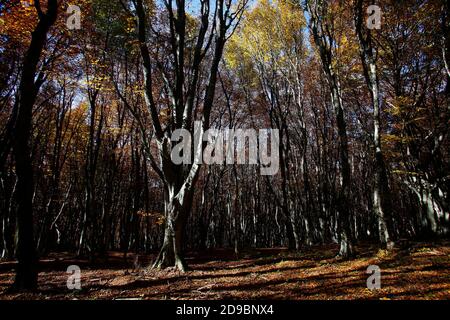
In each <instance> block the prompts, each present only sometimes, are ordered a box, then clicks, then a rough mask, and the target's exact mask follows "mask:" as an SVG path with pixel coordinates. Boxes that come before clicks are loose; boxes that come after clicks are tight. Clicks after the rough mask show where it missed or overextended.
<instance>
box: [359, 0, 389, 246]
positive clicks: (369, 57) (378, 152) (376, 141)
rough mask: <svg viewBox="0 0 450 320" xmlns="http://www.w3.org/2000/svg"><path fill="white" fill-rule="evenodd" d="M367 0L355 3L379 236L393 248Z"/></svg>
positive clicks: (378, 90)
mask: <svg viewBox="0 0 450 320" xmlns="http://www.w3.org/2000/svg"><path fill="white" fill-rule="evenodd" d="M364 7H365V6H364V1H363V0H357V1H356V3H355V27H356V34H357V36H358V40H359V45H360V55H361V62H362V65H363V70H364V76H365V79H366V83H367V86H368V88H369V90H370V97H371V101H372V109H373V135H372V136H373V148H374V153H375V164H374V165H375V170H374V172H375V183H374V185H373V209H374V211H375V214H376V215H377V217H378V230H379V237H380V241H381V243H382V245H383V246H384V247H386V248H392V247H393V243H392V241H391V236H390V232H389V229H388V225H387V218H388V217H390V216H391V212H390V211H391V203H390V202H391V200H390V195H389V193H390V191H389V184H388V174H387V168H386V164H385V159H384V153H383V149H382V145H381V125H380V121H381V116H380V114H381V105H382V101H381V94H380V88H379V79H378V68H377V57H378V53H377V48H376V47H375V44H374V40H373V37H372V31H371V30H370V29H369V28H367V27H366V26H365V25H364V21H365V14H364V11H363V10H364Z"/></svg>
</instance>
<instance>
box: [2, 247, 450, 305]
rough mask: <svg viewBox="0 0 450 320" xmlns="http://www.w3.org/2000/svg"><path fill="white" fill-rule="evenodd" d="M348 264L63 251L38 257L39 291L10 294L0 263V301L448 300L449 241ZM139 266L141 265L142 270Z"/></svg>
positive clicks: (330, 250) (310, 253)
mask: <svg viewBox="0 0 450 320" xmlns="http://www.w3.org/2000/svg"><path fill="white" fill-rule="evenodd" d="M357 251H358V255H357V257H356V258H355V259H353V260H350V261H340V260H337V259H335V257H334V256H335V254H336V252H337V247H336V246H334V245H330V246H317V247H312V248H308V249H304V250H302V251H301V252H288V251H287V250H286V249H282V248H279V249H257V250H252V251H246V252H243V253H241V254H240V256H239V257H238V258H236V256H235V255H234V253H233V251H229V250H213V251H208V252H203V253H202V254H200V253H196V254H191V255H189V256H188V259H187V261H188V263H189V265H190V267H191V268H192V270H193V271H188V272H186V273H179V272H176V271H173V270H164V271H156V270H147V269H146V268H145V266H147V265H148V263H149V261H150V260H151V259H152V258H154V257H153V256H138V257H136V255H132V254H128V255H127V261H125V259H124V255H123V254H121V253H117V252H111V253H109V254H108V256H107V258H104V259H102V260H100V259H99V260H97V262H95V263H89V261H87V260H83V259H76V258H74V257H73V256H70V255H68V254H62V253H59V254H50V255H49V256H48V257H47V258H45V259H41V261H40V273H39V289H38V290H37V291H36V292H32V293H9V292H8V290H7V289H8V287H9V286H10V285H11V283H12V282H13V279H14V267H15V262H12V261H3V262H0V300H9V299H26V300H29V299H52V300H53V299H55V300H60V299H133V300H134V299H137V300H140V299H213V300H214V299H450V242H439V243H409V244H408V245H407V246H404V247H403V248H402V249H398V248H397V249H394V250H393V251H390V252H386V251H383V250H378V249H377V248H376V247H375V246H372V245H369V244H365V245H364V244H363V245H359V246H358V247H357ZM69 265H78V266H80V268H81V285H82V288H81V290H75V291H73V290H69V289H67V286H66V283H67V278H68V274H67V273H66V269H67V267H68V266H69ZM369 265H377V266H379V267H380V268H381V289H378V290H369V289H367V286H366V281H367V278H368V277H369V276H370V275H369V274H366V270H367V267H368V266H369ZM141 266H143V267H141Z"/></svg>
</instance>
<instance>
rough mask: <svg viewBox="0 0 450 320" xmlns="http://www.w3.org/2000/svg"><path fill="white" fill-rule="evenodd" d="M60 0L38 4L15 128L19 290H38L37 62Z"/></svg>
mask: <svg viewBox="0 0 450 320" xmlns="http://www.w3.org/2000/svg"><path fill="white" fill-rule="evenodd" d="M57 6H58V4H57V1H56V0H48V4H47V8H48V9H47V13H46V14H44V13H43V12H42V11H41V8H40V5H39V1H36V3H35V7H36V8H37V11H38V14H39V22H38V24H37V26H36V28H35V30H34V31H33V33H32V38H31V43H30V46H29V48H28V51H27V53H26V56H25V59H24V63H23V71H22V76H21V80H20V86H19V97H18V99H19V110H18V114H17V120H16V124H15V128H14V129H15V130H14V134H15V135H14V143H13V149H14V159H15V162H16V174H17V203H18V208H17V260H18V265H17V271H16V279H15V282H14V285H13V287H14V288H15V289H20V290H22V289H35V288H36V287H37V255H36V248H35V243H34V232H33V226H34V224H33V190H34V181H33V167H32V158H31V149H30V142H31V127H32V111H33V105H34V103H35V100H36V96H37V94H38V91H39V88H40V85H41V84H42V83H43V81H44V76H43V75H42V74H39V76H38V77H37V80H36V82H35V78H36V73H37V65H38V63H39V59H40V56H41V53H42V50H43V48H44V45H45V42H46V40H47V33H48V31H49V29H50V27H51V26H52V25H53V24H54V23H55V21H56V16H57Z"/></svg>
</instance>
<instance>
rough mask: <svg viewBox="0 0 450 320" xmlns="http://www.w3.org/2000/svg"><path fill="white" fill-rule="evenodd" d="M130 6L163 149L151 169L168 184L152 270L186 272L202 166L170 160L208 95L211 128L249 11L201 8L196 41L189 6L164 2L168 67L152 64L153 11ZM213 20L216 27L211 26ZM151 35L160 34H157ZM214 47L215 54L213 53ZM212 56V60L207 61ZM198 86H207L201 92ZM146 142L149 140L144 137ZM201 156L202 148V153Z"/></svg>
mask: <svg viewBox="0 0 450 320" xmlns="http://www.w3.org/2000/svg"><path fill="white" fill-rule="evenodd" d="M132 2H133V4H132V5H131V6H127V5H126V4H124V8H125V9H126V10H128V11H129V12H130V14H131V15H134V16H135V17H136V21H137V26H136V27H137V35H138V42H139V49H140V53H141V58H142V66H143V74H144V95H145V103H146V106H147V108H148V112H149V114H150V117H151V121H152V125H153V132H154V136H155V139H156V142H157V145H158V153H159V160H160V163H159V165H158V164H157V163H156V162H155V159H154V158H153V157H150V159H151V161H152V163H153V164H152V167H153V168H154V169H155V170H156V172H157V173H158V175H159V177H160V178H161V180H162V181H163V182H164V192H165V231H164V242H163V245H162V248H161V251H160V253H159V255H158V257H157V259H156V261H155V262H154V264H153V267H155V268H166V267H171V266H174V267H175V268H177V269H179V270H181V271H184V270H186V267H187V265H186V262H185V260H184V257H183V245H184V243H183V239H184V228H185V224H186V220H187V218H188V215H189V212H190V210H191V206H192V199H193V195H194V194H193V193H194V186H195V183H196V181H197V179H198V174H199V169H200V164H199V163H198V161H196V159H198V154H197V155H194V161H193V163H192V165H188V166H186V165H176V164H174V163H173V162H172V160H171V150H172V143H173V141H171V137H172V133H173V132H174V131H175V130H176V129H184V130H187V131H189V132H190V133H193V131H194V123H193V122H194V120H195V119H194V117H193V115H194V112H195V111H196V110H195V108H196V102H197V103H198V101H196V100H197V99H198V95H199V94H202V93H203V95H204V97H203V101H202V102H201V103H202V108H201V130H202V131H203V132H205V131H206V130H208V128H209V126H210V115H211V109H212V107H213V102H214V96H215V91H216V83H217V77H218V72H219V64H220V61H221V58H222V55H223V50H224V46H225V43H226V41H227V40H228V38H229V33H230V32H232V30H233V29H234V28H235V27H236V24H237V23H238V21H239V20H240V18H241V15H242V12H243V10H244V8H245V5H246V1H244V2H238V3H237V5H236V7H235V8H233V2H232V1H225V0H217V1H215V3H214V7H211V4H210V2H209V1H207V0H202V1H201V3H200V17H199V25H198V27H195V28H194V30H192V31H193V32H196V36H194V37H193V38H191V39H189V38H190V37H192V36H191V35H190V34H189V33H188V22H189V18H188V14H187V13H186V2H185V1H184V0H180V1H176V4H175V6H176V7H174V2H173V1H172V0H167V1H164V7H165V11H166V12H165V14H166V18H167V19H168V22H167V23H168V26H167V25H166V26H164V27H167V28H168V34H169V48H168V54H169V55H170V59H169V61H168V63H169V64H170V67H169V68H165V67H164V66H165V64H166V63H167V61H164V62H163V61H161V60H158V59H152V55H151V52H150V50H149V47H148V45H147V42H148V38H147V37H148V33H149V28H148V21H147V18H148V14H147V12H148V9H149V5H148V4H146V3H145V2H144V1H142V0H136V1H132ZM211 19H212V23H211V21H210V20H211ZM152 31H154V32H157V31H156V30H155V29H153V30H152ZM188 41H193V42H194V43H195V45H194V47H193V48H192V51H191V52H190V51H188ZM211 47H213V50H212V53H210V48H211ZM209 53H210V56H208V57H207V55H208V54H209ZM204 68H207V69H208V70H209V76H208V79H207V80H206V81H205V82H203V81H202V79H200V76H201V70H202V69H204ZM155 69H156V70H157V71H158V72H160V74H161V77H162V79H163V82H164V87H163V88H164V90H165V92H166V93H167V97H168V100H169V103H168V105H167V108H168V109H167V111H166V115H168V116H169V117H170V118H169V119H168V121H165V122H166V123H164V122H163V119H162V117H161V114H160V110H161V106H159V105H158V101H157V100H156V98H155V94H154V89H155V87H154V84H155V80H156V79H155V78H156V72H155ZM199 85H202V86H204V87H203V88H202V90H201V91H199V88H198V87H199ZM144 139H147V137H144ZM198 149H199V150H200V151H201V150H202V148H198Z"/></svg>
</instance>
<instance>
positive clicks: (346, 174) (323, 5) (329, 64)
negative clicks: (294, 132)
mask: <svg viewBox="0 0 450 320" xmlns="http://www.w3.org/2000/svg"><path fill="white" fill-rule="evenodd" d="M332 6H333V4H328V3H327V2H326V1H322V0H311V1H310V0H307V1H306V2H305V9H306V10H307V12H308V13H309V15H310V27H311V30H312V34H313V37H314V42H315V44H316V46H317V47H318V50H319V55H320V59H321V62H322V68H323V71H324V73H325V75H326V79H327V83H328V86H329V89H330V94H331V104H332V105H333V108H334V112H335V116H336V123H337V129H338V135H339V165H340V190H339V191H338V192H339V194H338V199H337V203H336V207H337V208H336V209H337V212H338V229H339V243H340V249H339V255H340V256H341V257H343V258H348V257H351V256H352V255H353V254H354V250H353V235H352V231H351V225H352V224H351V219H350V218H351V212H352V209H351V201H350V175H351V172H350V163H349V156H348V138H347V126H346V121H345V115H344V108H343V102H342V89H341V84H340V80H339V75H338V73H337V70H336V67H335V66H336V63H335V58H334V56H333V55H334V54H333V52H334V50H335V49H336V47H335V45H336V43H335V38H334V34H333V12H332V9H333V7H332ZM334 14H335V13H334Z"/></svg>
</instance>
